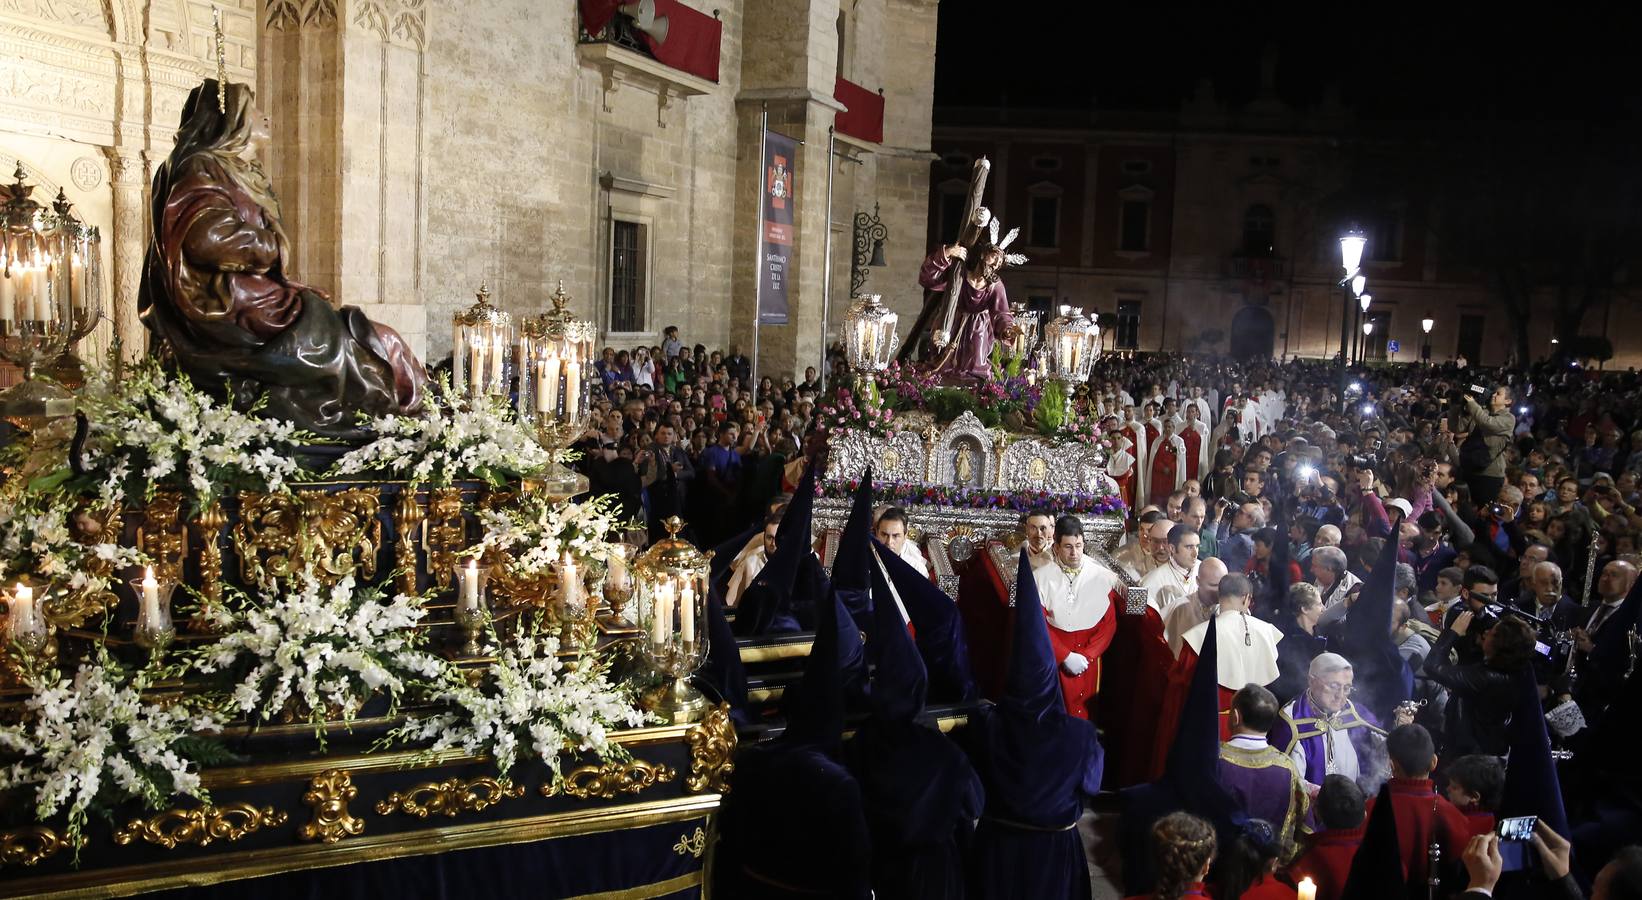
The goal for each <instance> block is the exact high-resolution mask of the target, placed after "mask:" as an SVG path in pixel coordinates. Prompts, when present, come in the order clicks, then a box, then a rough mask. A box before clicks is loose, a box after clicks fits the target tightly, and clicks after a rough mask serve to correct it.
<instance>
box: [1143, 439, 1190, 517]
mask: <svg viewBox="0 0 1642 900" xmlns="http://www.w3.org/2000/svg"><path fill="white" fill-rule="evenodd" d="M1148 427H1150V426H1148ZM1159 427H1160V428H1161V430H1160V431H1159V432H1158V439H1157V441H1156V442H1155V443H1153V445H1152V449H1151V460H1150V462H1149V464H1148V465H1147V468H1146V471H1147V473H1148V477H1147V479H1146V483H1147V486H1148V491H1149V495H1148V497H1147V499H1148V500H1149V501H1150V502H1152V503H1156V504H1157V505H1159V506H1162V505H1163V504H1164V503H1165V502H1167V501H1168V499H1169V495H1170V494H1172V493H1174V492H1175V491H1178V490H1180V487H1181V485H1183V484H1185V483H1186V443H1185V442H1184V441H1182V440H1181V439H1180V436H1179V435H1177V434H1175V433H1174V423H1173V422H1170V421H1168V420H1166V419H1165V420H1164V421H1163V422H1162V424H1161V425H1160V426H1159Z"/></svg>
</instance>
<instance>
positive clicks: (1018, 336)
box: [1003, 303, 1043, 370]
mask: <svg viewBox="0 0 1642 900" xmlns="http://www.w3.org/2000/svg"><path fill="white" fill-rule="evenodd" d="M1009 315H1010V318H1012V319H1014V320H1015V328H1016V329H1017V330H1016V332H1015V336H1014V337H1013V338H1010V339H1009V340H1008V341H1007V342H1006V343H1005V344H1004V345H1003V352H1004V356H1005V357H1007V358H1009V359H1018V360H1020V361H1021V368H1022V369H1023V370H1024V369H1026V368H1027V366H1028V363H1029V359H1030V355H1031V353H1032V351H1033V350H1035V349H1037V346H1038V338H1039V337H1040V336H1041V335H1042V334H1043V313H1041V312H1036V311H1033V310H1028V309H1027V308H1026V304H1024V303H1011V304H1009Z"/></svg>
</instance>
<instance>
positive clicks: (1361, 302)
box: [1357, 294, 1374, 312]
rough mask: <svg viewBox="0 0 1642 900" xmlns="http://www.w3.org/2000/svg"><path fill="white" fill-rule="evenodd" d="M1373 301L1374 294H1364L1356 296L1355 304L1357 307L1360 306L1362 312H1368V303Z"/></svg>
mask: <svg viewBox="0 0 1642 900" xmlns="http://www.w3.org/2000/svg"><path fill="white" fill-rule="evenodd" d="M1373 302H1374V295H1373V294H1364V295H1362V296H1361V297H1358V298H1357V306H1358V307H1359V308H1361V309H1362V311H1363V312H1368V305H1369V304H1370V303H1373Z"/></svg>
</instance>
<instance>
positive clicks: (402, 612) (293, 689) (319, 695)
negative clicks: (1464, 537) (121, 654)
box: [192, 572, 443, 746]
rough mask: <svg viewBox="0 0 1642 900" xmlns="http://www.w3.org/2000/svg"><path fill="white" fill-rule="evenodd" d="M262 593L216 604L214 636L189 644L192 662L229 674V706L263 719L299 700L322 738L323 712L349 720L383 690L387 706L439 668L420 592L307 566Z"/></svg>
mask: <svg viewBox="0 0 1642 900" xmlns="http://www.w3.org/2000/svg"><path fill="white" fill-rule="evenodd" d="M259 593H260V595H261V596H258V597H257V598H255V600H254V602H246V603H241V604H239V605H240V606H241V609H239V610H238V611H230V610H227V609H219V610H217V611H216V615H217V618H216V620H215V621H214V624H215V625H216V626H217V627H218V629H219V630H220V631H221V632H222V635H221V637H220V638H218V639H217V640H216V641H215V642H213V643H211V644H209V645H206V646H204V647H201V648H199V649H198V650H196V651H193V653H194V655H193V657H192V663H193V666H194V668H195V669H196V670H197V671H200V672H204V673H207V674H210V673H217V672H221V673H226V674H228V675H229V676H230V677H231V679H232V680H233V687H232V688H231V690H230V692H229V694H228V697H227V699H226V702H225V704H224V706H225V707H226V709H227V711H229V712H232V713H235V714H239V715H244V716H246V717H247V718H248V719H250V720H252V721H266V720H268V719H271V718H273V717H274V716H276V715H278V714H279V713H280V711H281V710H283V709H285V708H286V706H287V704H289V703H291V702H292V701H296V702H297V703H298V704H299V705H300V707H302V710H301V711H302V712H305V713H306V714H307V720H308V722H309V723H310V724H312V725H313V726H314V730H315V734H316V736H317V737H319V739H320V745H321V746H324V729H323V725H324V723H325V721H326V718H327V715H328V714H335V715H336V716H338V717H340V719H341V720H342V722H343V723H344V724H345V725H346V724H351V723H352V722H353V720H354V717H355V716H356V715H357V714H358V713H359V710H360V709H361V708H362V707H363V706H364V705H365V701H366V700H368V699H370V697H371V696H372V695H374V694H377V693H380V694H383V695H385V696H386V697H387V699H388V701H389V708H390V709H389V714H390V715H391V714H392V713H393V712H394V711H397V709H398V707H399V701H400V699H401V698H402V697H403V696H404V694H405V693H406V691H407V690H408V689H409V688H411V687H414V686H416V685H418V684H421V683H422V682H424V681H427V680H431V679H435V678H438V677H439V676H440V675H441V673H442V672H443V663H442V662H441V661H440V660H439V658H438V657H436V656H433V655H432V654H429V653H427V652H424V651H423V650H422V649H421V645H422V643H423V642H424V641H425V640H426V636H425V632H424V630H422V629H419V628H417V627H416V625H417V624H418V623H419V622H421V621H422V618H423V617H424V616H425V615H426V610H425V609H424V608H423V605H422V603H423V601H422V598H421V597H419V596H413V595H406V594H399V595H396V596H394V597H392V598H388V597H386V596H385V593H384V592H383V590H382V589H381V588H380V587H365V588H358V587H356V585H355V583H354V579H353V576H351V575H350V576H347V577H345V578H342V579H341V580H339V581H338V582H337V583H336V584H334V585H332V586H330V587H325V586H324V585H321V584H320V583H319V581H318V579H316V578H315V577H314V576H313V574H312V573H311V572H303V573H300V574H298V575H297V576H295V577H294V578H292V579H291V580H290V583H289V584H287V585H285V586H284V587H283V588H281V587H280V586H277V585H265V586H263V587H262V588H261V589H260V591H259Z"/></svg>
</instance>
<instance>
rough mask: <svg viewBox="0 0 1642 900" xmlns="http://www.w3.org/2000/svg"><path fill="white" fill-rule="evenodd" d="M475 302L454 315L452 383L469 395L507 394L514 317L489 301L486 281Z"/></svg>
mask: <svg viewBox="0 0 1642 900" xmlns="http://www.w3.org/2000/svg"><path fill="white" fill-rule="evenodd" d="M474 296H475V298H476V300H475V302H474V304H473V305H472V306H470V307H468V308H467V309H465V310H463V311H462V312H459V313H457V314H456V315H455V317H454V319H453V322H452V334H451V344H450V354H451V356H450V385H451V387H452V388H453V389H455V391H456V396H458V397H466V398H468V399H474V400H476V399H479V398H481V397H487V396H488V397H504V398H505V397H506V396H507V395H508V388H509V386H510V377H511V375H512V371H511V369H512V356H513V317H512V316H510V315H508V314H507V313H506V312H504V311H502V310H500V309H498V308H496V307H494V306H491V305H490V288H488V287H486V286H485V284H484V283H483V282H481V283H480V284H479V291H478V293H477V294H475V295H474Z"/></svg>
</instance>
